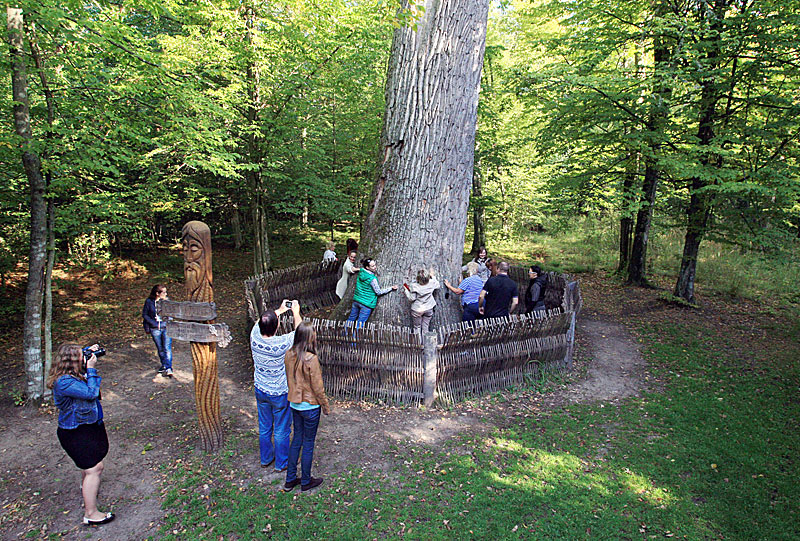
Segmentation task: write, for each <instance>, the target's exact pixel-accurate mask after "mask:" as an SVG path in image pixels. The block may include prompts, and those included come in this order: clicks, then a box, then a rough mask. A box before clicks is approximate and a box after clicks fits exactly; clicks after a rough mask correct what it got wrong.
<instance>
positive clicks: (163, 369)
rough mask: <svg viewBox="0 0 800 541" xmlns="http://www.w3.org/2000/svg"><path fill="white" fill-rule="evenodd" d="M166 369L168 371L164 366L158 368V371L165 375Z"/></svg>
mask: <svg viewBox="0 0 800 541" xmlns="http://www.w3.org/2000/svg"><path fill="white" fill-rule="evenodd" d="M166 371H167V369H166V368H164V367H163V366H162V367H161V368H159V369H158V373H159V374H161V375H162V376H163V375H164V372H166Z"/></svg>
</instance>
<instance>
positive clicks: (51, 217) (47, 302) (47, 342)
mask: <svg viewBox="0 0 800 541" xmlns="http://www.w3.org/2000/svg"><path fill="white" fill-rule="evenodd" d="M48 185H49V183H48ZM55 220H56V211H55V203H54V202H53V200H52V199H50V200H49V201H48V202H47V266H46V269H45V274H44V370H43V374H44V379H43V380H42V396H44V397H45V398H47V397H49V396H50V395H51V394H52V391H51V390H50V389H48V388H47V386H46V385H44V383H45V380H46V379H47V374H48V373H49V372H50V366H52V364H53V267H54V266H55V263H56V235H55Z"/></svg>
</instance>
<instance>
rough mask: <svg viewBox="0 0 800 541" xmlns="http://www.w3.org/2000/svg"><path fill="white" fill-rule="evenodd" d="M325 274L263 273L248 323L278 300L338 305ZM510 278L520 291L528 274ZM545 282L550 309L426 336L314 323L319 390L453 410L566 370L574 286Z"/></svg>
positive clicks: (575, 307) (558, 279) (302, 270)
mask: <svg viewBox="0 0 800 541" xmlns="http://www.w3.org/2000/svg"><path fill="white" fill-rule="evenodd" d="M322 267H325V268H322ZM330 267H333V266H323V265H319V264H314V265H301V266H299V267H294V268H293V269H286V270H287V271H292V272H285V271H279V273H280V276H277V275H278V273H269V275H266V276H264V275H262V276H260V277H253V278H251V279H249V280H248V281H247V282H246V283H245V291H246V295H247V296H248V297H247V304H248V317H249V318H250V319H251V320H252V321H255V320H256V319H257V316H258V313H257V312H256V311H255V307H256V306H259V307H260V308H261V310H264V309H266V308H268V307H269V308H274V307H276V306H277V305H278V303H279V302H280V300H281V299H284V298H296V299H299V300H300V301H301V303H302V304H303V305H304V306H314V305H315V304H317V305H318V306H325V304H322V303H324V302H327V303H328V304H327V305H328V306H329V305H331V304H333V302H335V301H336V300H338V299H337V298H336V297H335V293H334V294H333V299H334V301H329V300H327V299H329V298H330V297H329V295H328V294H329V293H331V291H332V289H333V288H335V284H336V279H337V278H338V276H337V274H336V273H332V272H330ZM513 271H514V272H515V273H516V274H515V275H513V276H512V278H516V279H517V281H518V283H520V287H521V286H522V283H524V284H525V286H527V269H526V268H514V269H513ZM509 274H511V273H509ZM331 275H332V276H333V278H331V277H330V276H331ZM517 275H518V276H517ZM300 277H302V278H300ZM281 279H282V280H284V282H283V283H281V281H280V280H281ZM522 279H524V282H522ZM549 279H550V281H549V284H548V297H549V299H546V304H550V305H552V304H555V303H556V302H557V303H558V306H556V307H554V308H552V309H550V310H547V311H541V312H534V313H532V314H530V315H516V314H512V315H511V316H509V317H507V318H495V319H488V320H482V321H476V322H474V324H467V323H457V324H453V325H449V326H445V327H441V328H439V329H438V330H437V331H436V332H433V333H429V334H428V335H426V336H425V337H420V336H419V335H416V334H414V333H413V332H412V330H411V328H409V327H395V326H391V325H384V324H374V323H367V324H365V325H364V326H363V327H356V326H354V324H353V323H352V322H347V321H331V320H327V319H314V320H312V321H313V323H314V325H315V327H316V329H317V350H318V351H317V353H318V355H319V359H320V363H321V364H322V367H323V378H324V380H325V389H326V390H327V391H328V393H329V394H331V395H332V396H337V397H342V398H349V399H354V400H359V399H362V398H367V397H369V398H373V399H382V400H388V401H397V402H403V403H412V404H419V403H426V404H431V403H433V402H434V401H438V402H439V403H452V402H455V401H458V400H462V399H464V398H465V397H468V396H475V395H479V394H482V393H486V392H493V391H497V390H500V389H504V388H507V387H509V386H513V385H518V384H520V383H524V382H525V381H526V380H527V379H529V378H535V377H538V376H539V375H540V374H541V373H542V372H544V371H547V370H553V369H558V370H560V369H564V368H569V367H571V365H572V352H573V347H574V338H575V317H576V315H577V313H578V312H579V311H580V309H581V305H582V300H581V294H580V287H579V285H578V283H577V282H569V281H568V279H569V277H568V276H565V275H556V274H552V273H551V274H550V276H549ZM326 280H328V281H327V282H326ZM322 283H326V284H330V288H331V290H327V291H326V290H324V289H323V287H322V286H321V285H320V284H322ZM261 284H265V285H267V286H269V284H272V285H271V288H272V289H268V290H259V289H260V286H261ZM305 285H308V289H307V290H305V289H304V286H305ZM288 291H291V292H292V293H293V294H288V293H286V292H288ZM522 291H524V290H521V291H520V295H522ZM279 292H280V293H279ZM552 299H557V301H553V300H552ZM548 300H549V303H548ZM292 328H293V324H292V318H291V317H288V318H283V319H282V320H281V326H280V329H279V331H278V332H279V333H281V334H283V333H285V332H289V331H290V330H291V329H292Z"/></svg>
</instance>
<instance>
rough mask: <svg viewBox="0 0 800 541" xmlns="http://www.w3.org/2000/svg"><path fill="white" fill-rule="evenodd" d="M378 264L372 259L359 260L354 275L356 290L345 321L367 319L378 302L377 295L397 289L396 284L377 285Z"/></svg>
mask: <svg viewBox="0 0 800 541" xmlns="http://www.w3.org/2000/svg"><path fill="white" fill-rule="evenodd" d="M377 270H378V264H377V263H375V260H374V259H370V258H366V259H362V260H361V270H360V271H358V276H357V277H356V290H355V294H354V295H353V306H352V308H350V316H349V317H348V318H347V321H355V322H356V323H358V324H363V323H364V322H366V321H367V319H369V315H370V314H371V313H372V310H373V308H375V305H376V304H378V297H380V296H381V295H385V294H386V293H389V292H390V291H397V286H392V287H387V288H386V289H381V286H379V285H378V278H377V277H376V276H375V272H376V271H377Z"/></svg>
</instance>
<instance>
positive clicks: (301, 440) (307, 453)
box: [286, 408, 322, 487]
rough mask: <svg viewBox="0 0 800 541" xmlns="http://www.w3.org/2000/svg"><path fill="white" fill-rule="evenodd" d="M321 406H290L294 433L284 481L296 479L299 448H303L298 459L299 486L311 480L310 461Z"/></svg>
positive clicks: (312, 454) (289, 481) (288, 481)
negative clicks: (309, 407)
mask: <svg viewBox="0 0 800 541" xmlns="http://www.w3.org/2000/svg"><path fill="white" fill-rule="evenodd" d="M321 410H322V408H314V409H310V410H302V411H301V410H296V409H294V408H292V419H293V421H294V434H293V435H292V445H291V446H290V447H289V469H288V470H286V482H287V483H291V482H292V481H294V480H295V479H297V458H298V457H299V456H300V449H301V448H302V449H303V456H302V458H301V460H300V467H301V471H302V475H301V477H300V486H301V487H302V486H305V485H307V484H308V483H310V482H311V461H312V460H313V459H314V440H315V439H317V427H318V426H319V413H320V411H321Z"/></svg>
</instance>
